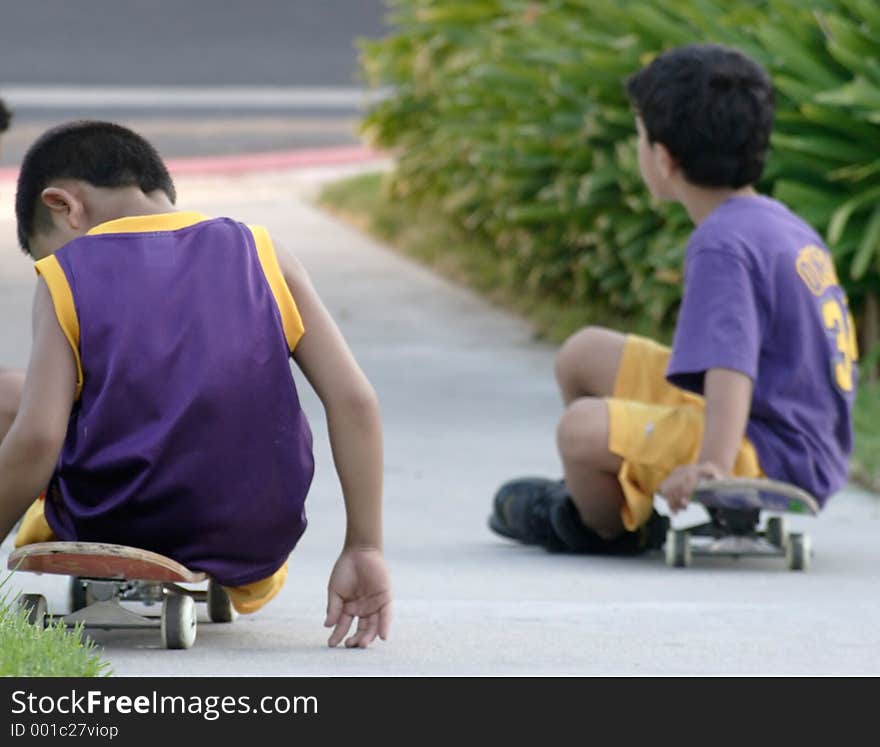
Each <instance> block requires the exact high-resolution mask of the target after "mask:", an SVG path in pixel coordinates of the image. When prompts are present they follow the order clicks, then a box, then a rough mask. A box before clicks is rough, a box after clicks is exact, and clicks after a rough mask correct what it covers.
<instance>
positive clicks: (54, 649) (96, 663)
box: [0, 576, 110, 677]
mask: <svg viewBox="0 0 880 747" xmlns="http://www.w3.org/2000/svg"><path fill="white" fill-rule="evenodd" d="M9 578H10V577H9V576H7V577H6V579H4V580H3V582H2V583H0V589H2V587H3V586H4V585H5V584H6V582H7V581H8V580H9ZM109 674H110V665H109V663H107V662H105V661H103V660H102V659H101V657H100V654H99V652H98V650H97V648H96V647H95V644H94V643H93V642H92V641H84V640H83V632H82V628H81V627H77V628H75V629H73V630H67V629H66V628H65V627H64V625H63V624H62V623H60V622H59V623H55V624H53V625H51V626H49V627H47V628H37V627H36V626H34V625H29V624H28V622H27V618H26V615H25V613H24V612H23V611H21V610H19V609H18V608H17V607H16V605H15V598H14V597H13V596H12V595H11V594H10V593H9V592H8V591H7V592H6V593H4V594H2V596H0V677H102V676H107V675H109Z"/></svg>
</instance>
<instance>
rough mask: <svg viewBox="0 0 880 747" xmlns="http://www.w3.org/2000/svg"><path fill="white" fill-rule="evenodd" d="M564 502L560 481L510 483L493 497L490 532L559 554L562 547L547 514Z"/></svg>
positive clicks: (532, 479) (540, 479)
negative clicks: (556, 505)
mask: <svg viewBox="0 0 880 747" xmlns="http://www.w3.org/2000/svg"><path fill="white" fill-rule="evenodd" d="M567 498H568V493H567V491H566V489H565V484H564V483H563V482H562V481H561V480H548V479H547V478H545V477H522V478H519V479H517V480H511V481H510V482H506V483H504V485H502V486H501V487H500V488H499V489H498V492H497V493H495V498H494V500H493V504H492V507H493V510H492V514H491V516H489V528H490V529H491V530H492V531H493V532H495V533H496V534H500V535H501V536H502V537H508V538H509V539H515V540H517V541H519V542H522V543H524V544H526V545H540V546H541V547H543V548H545V549H547V550H550V551H551V552H552V551H558V550H562V549H564V545H563V543H562V542H561V541H560V539H559V537H557V536H556V534H555V533H554V531H553V527H552V525H551V524H550V511H551V508H552V507H553V506H554V505H555V504H557V503H561V502H562V501H564V500H567Z"/></svg>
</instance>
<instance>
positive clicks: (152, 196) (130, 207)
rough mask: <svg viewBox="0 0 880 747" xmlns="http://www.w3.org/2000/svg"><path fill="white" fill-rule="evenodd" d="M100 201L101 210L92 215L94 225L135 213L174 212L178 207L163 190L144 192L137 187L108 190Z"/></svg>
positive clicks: (129, 216) (131, 215)
mask: <svg viewBox="0 0 880 747" xmlns="http://www.w3.org/2000/svg"><path fill="white" fill-rule="evenodd" d="M107 192H108V193H107V194H105V195H104V196H103V199H102V200H101V201H100V203H99V204H100V206H101V207H100V211H99V212H96V213H95V214H93V215H92V222H93V224H94V225H100V224H102V223H108V222H109V221H112V220H118V219H120V218H131V217H133V216H135V215H157V214H159V213H173V212H176V210H177V208H176V207H174V204H173V203H172V202H171V200H169V199H168V195H166V194H165V193H164V192H162V191H161V190H156V191H155V192H149V193H144V192H141V190H140V189H139V188H137V187H130V188H122V189H119V188H115V189H112V190H107Z"/></svg>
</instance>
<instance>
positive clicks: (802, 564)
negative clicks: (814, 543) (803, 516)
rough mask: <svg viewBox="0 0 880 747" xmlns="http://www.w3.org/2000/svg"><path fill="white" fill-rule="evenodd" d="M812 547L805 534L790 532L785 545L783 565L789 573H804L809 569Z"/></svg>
mask: <svg viewBox="0 0 880 747" xmlns="http://www.w3.org/2000/svg"><path fill="white" fill-rule="evenodd" d="M811 555H812V547H811V543H810V538H809V536H808V535H806V534H799V533H795V532H792V533H791V534H789V535H788V542H787V543H786V545H785V563H786V565H787V566H788V569H789V570H790V571H805V570H807V569H808V568H809V567H810V556H811Z"/></svg>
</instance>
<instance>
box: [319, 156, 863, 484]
mask: <svg viewBox="0 0 880 747" xmlns="http://www.w3.org/2000/svg"><path fill="white" fill-rule="evenodd" d="M386 178H387V177H386V176H385V175H383V174H379V173H367V174H362V175H360V176H356V177H352V178H349V179H344V180H342V181H339V182H335V183H333V184H330V185H328V186H327V187H326V188H325V189H324V190H323V192H322V193H321V194H320V195H319V197H318V204H319V205H321V206H322V207H324V208H325V209H326V210H328V211H330V212H332V213H333V214H335V215H337V216H338V217H339V218H341V219H342V220H344V221H346V222H347V223H350V224H352V225H354V226H356V227H357V228H360V229H361V230H363V231H365V232H366V233H369V234H370V235H372V236H374V237H375V238H377V239H379V240H380V241H382V242H383V243H385V244H387V245H389V246H391V247H392V248H395V249H397V250H399V251H401V252H403V253H404V254H406V255H408V256H410V257H412V258H414V259H416V260H418V261H420V262H422V263H424V264H426V265H428V266H429V267H431V268H432V269H434V270H436V271H437V272H439V273H440V274H442V275H444V276H446V277H448V278H450V279H451V280H454V281H456V282H459V283H462V284H464V285H468V286H470V287H471V288H473V289H474V290H476V291H478V292H480V293H481V294H483V295H484V296H485V297H487V298H488V299H489V300H490V301H492V302H493V303H496V304H498V305H500V306H502V307H504V308H507V309H510V310H511V311H514V312H516V313H518V314H521V315H523V316H525V317H526V318H527V319H528V320H529V321H530V322H531V323H532V324H533V325H534V327H535V330H536V336H537V337H538V338H541V339H545V340H548V341H550V342H557V343H558V342H561V341H562V340H564V339H565V338H566V337H568V336H569V335H570V334H571V333H572V332H574V331H575V330H577V329H579V328H580V327H583V326H585V325H587V324H600V325H605V326H610V327H613V328H615V329H619V330H621V331H623V332H635V333H638V334H643V335H648V336H651V337H654V338H655V339H659V340H661V341H663V342H667V343H668V342H669V341H670V340H671V338H672V329H671V328H669V327H665V328H662V327H661V328H658V327H657V326H656V325H652V324H650V323H648V322H646V321H644V320H643V319H639V318H628V317H621V316H620V315H619V314H616V313H612V312H610V311H609V310H608V309H606V308H603V307H602V304H601V301H600V300H599V299H596V300H593V301H589V300H586V301H584V302H580V301H579V302H578V303H566V302H563V301H560V300H556V299H552V298H548V297H547V296H546V294H539V293H532V292H530V291H529V290H528V289H527V288H526V289H523V288H522V287H515V286H514V284H513V283H512V282H511V280H510V278H509V276H508V275H507V274H506V273H505V271H504V267H503V265H502V263H501V262H500V261H499V259H498V256H497V254H496V252H495V250H494V247H492V246H489V245H488V244H487V243H485V242H481V241H480V240H479V238H475V236H477V235H476V234H475V235H468V234H465V233H463V232H460V231H458V230H457V229H455V228H454V227H453V226H451V225H450V223H449V222H448V221H446V220H444V218H443V216H442V213H439V212H438V210H437V209H436V207H435V206H431V207H428V206H420V205H413V204H410V203H407V202H404V201H401V200H399V199H397V198H395V199H391V198H390V197H389V194H388V190H387V188H386V186H387V185H386V182H385V180H386ZM854 415H855V417H854V420H855V432H856V443H855V451H854V454H853V459H852V475H851V477H852V479H853V481H854V482H856V483H858V484H860V485H863V486H865V487H869V488H871V489H874V490H878V491H880V430H878V429H877V427H876V424H877V423H878V422H880V383H865V384H862V385H861V386H860V388H859V396H858V401H857V403H856V408H855V413H854Z"/></svg>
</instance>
